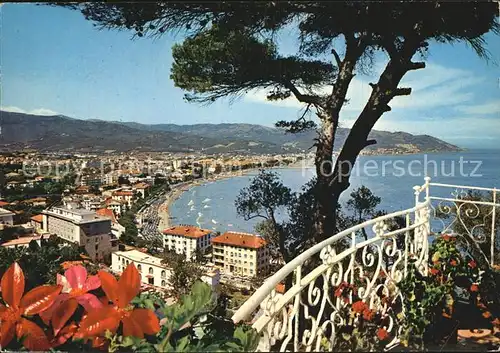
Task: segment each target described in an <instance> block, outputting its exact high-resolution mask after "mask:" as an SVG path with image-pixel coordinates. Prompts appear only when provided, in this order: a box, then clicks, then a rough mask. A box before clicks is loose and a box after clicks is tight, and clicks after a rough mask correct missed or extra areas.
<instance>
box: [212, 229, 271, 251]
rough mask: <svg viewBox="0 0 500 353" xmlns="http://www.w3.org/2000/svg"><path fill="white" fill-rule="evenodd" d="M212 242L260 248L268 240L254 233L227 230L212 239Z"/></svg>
mask: <svg viewBox="0 0 500 353" xmlns="http://www.w3.org/2000/svg"><path fill="white" fill-rule="evenodd" d="M212 243H217V244H226V245H232V246H239V247H242V248H251V249H259V248H261V247H263V246H266V244H267V242H266V241H265V240H264V239H262V238H261V237H258V236H256V235H252V234H246V233H237V232H226V233H224V234H222V235H219V236H218V237H215V238H213V239H212Z"/></svg>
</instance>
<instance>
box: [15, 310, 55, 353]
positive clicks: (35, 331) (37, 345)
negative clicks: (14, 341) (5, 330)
mask: <svg viewBox="0 0 500 353" xmlns="http://www.w3.org/2000/svg"><path fill="white" fill-rule="evenodd" d="M16 331H17V338H18V339H21V337H24V339H23V346H25V347H26V348H27V349H29V350H30V351H47V350H49V348H50V344H49V340H48V339H47V336H45V333H44V332H43V330H42V329H41V328H40V327H38V325H37V324H35V323H34V322H31V321H29V320H26V319H25V318H21V321H20V322H19V323H18V324H17V327H16Z"/></svg>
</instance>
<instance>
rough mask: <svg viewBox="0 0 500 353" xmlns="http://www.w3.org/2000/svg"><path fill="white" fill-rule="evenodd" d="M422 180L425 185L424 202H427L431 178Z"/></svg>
mask: <svg viewBox="0 0 500 353" xmlns="http://www.w3.org/2000/svg"><path fill="white" fill-rule="evenodd" d="M424 180H425V184H424V185H425V201H429V196H430V195H429V194H430V191H429V186H430V185H429V184H430V183H431V177H428V176H426V177H425V178H424Z"/></svg>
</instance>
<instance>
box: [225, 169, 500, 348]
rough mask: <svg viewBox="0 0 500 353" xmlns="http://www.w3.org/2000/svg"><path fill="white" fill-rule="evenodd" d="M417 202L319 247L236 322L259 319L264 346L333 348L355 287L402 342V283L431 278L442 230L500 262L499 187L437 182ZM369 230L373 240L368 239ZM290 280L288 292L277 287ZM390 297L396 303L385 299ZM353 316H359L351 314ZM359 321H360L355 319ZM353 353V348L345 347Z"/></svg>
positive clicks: (262, 291) (417, 191)
mask: <svg viewBox="0 0 500 353" xmlns="http://www.w3.org/2000/svg"><path fill="white" fill-rule="evenodd" d="M413 189H414V195H415V206H414V207H412V208H410V209H406V210H403V211H398V212H394V213H391V214H387V215H384V216H382V217H378V218H374V219H371V220H369V221H367V222H364V223H362V224H358V225H356V226H354V227H352V228H350V229H347V230H345V231H342V232H341V233H338V234H336V235H335V236H333V237H331V238H329V239H327V240H325V241H323V242H321V243H319V244H317V245H315V246H313V247H311V248H310V249H308V250H307V251H305V252H304V253H302V254H301V255H299V256H298V257H296V258H295V259H293V260H292V261H290V262H289V263H287V264H286V265H285V266H283V267H282V268H281V269H280V270H279V271H278V272H276V273H275V274H274V275H273V276H272V277H270V278H269V279H268V280H266V282H265V283H264V284H263V285H262V286H261V287H260V288H259V289H258V290H257V291H256V292H255V293H254V294H253V295H252V296H251V297H250V298H249V299H248V300H247V301H246V302H245V303H244V304H243V305H242V306H241V308H240V309H239V310H238V311H237V312H236V313H235V314H234V315H233V317H232V319H233V321H234V322H253V328H255V329H256V330H257V331H258V332H259V333H260V334H261V339H260V343H259V347H258V351H270V350H272V351H332V349H335V348H336V347H338V345H336V342H337V340H338V339H339V338H341V337H340V336H341V334H342V331H341V328H342V327H343V326H345V325H346V323H347V322H348V321H349V317H348V315H347V316H346V314H345V313H346V311H345V309H346V308H350V307H351V305H352V304H353V298H352V294H350V295H349V296H348V297H347V299H346V298H345V297H342V296H341V295H340V294H339V293H342V288H346V287H348V286H349V285H355V286H356V288H357V294H356V295H357V296H358V298H359V299H360V300H362V301H363V302H364V303H366V304H367V306H368V307H369V308H370V309H372V310H377V311H378V312H381V313H382V317H385V318H386V319H385V321H384V328H385V329H386V330H387V332H388V333H389V337H390V340H389V341H388V342H387V344H386V345H385V347H386V349H390V348H393V347H396V346H398V345H399V344H400V343H401V333H402V327H401V322H402V321H403V319H404V317H405V316H406V315H407V313H406V312H405V309H404V305H400V306H397V305H392V304H394V303H395V302H396V301H398V300H402V298H401V296H402V294H401V291H400V288H399V283H400V282H401V281H402V280H403V279H405V277H407V276H408V274H409V266H410V263H411V264H415V266H416V268H417V269H418V271H419V272H420V273H421V274H422V275H423V276H428V269H429V260H428V258H429V248H430V245H431V244H432V242H433V240H434V238H435V236H436V235H439V234H448V235H451V236H456V237H460V238H461V239H463V240H465V241H466V242H473V243H474V244H476V245H477V246H478V248H479V249H481V251H482V253H481V254H482V256H483V257H484V260H485V262H486V264H487V266H488V264H489V266H491V267H493V268H495V267H496V264H498V263H500V262H499V260H500V258H499V256H498V255H499V254H498V250H497V249H498V248H497V247H496V246H498V245H497V244H498V242H499V241H498V235H499V233H500V232H499V227H498V224H499V222H498V221H499V219H498V217H499V216H500V215H497V213H499V212H500V200H498V199H499V196H500V195H498V191H499V190H498V189H488V188H482V187H469V186H461V185H448V184H439V183H432V182H431V180H430V178H425V183H424V184H423V185H418V186H415V187H414V188H413ZM363 231H364V232H366V234H368V236H369V237H368V240H365V238H364V237H360V234H362V232H363ZM282 283H288V285H287V287H286V291H285V292H284V293H283V294H281V293H277V292H276V286H277V285H279V284H282ZM384 298H390V299H391V300H390V302H388V301H387V300H384ZM351 319H352V316H351ZM351 323H352V321H351ZM344 350H345V349H344Z"/></svg>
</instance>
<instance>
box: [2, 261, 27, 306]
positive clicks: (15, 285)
mask: <svg viewBox="0 0 500 353" xmlns="http://www.w3.org/2000/svg"><path fill="white" fill-rule="evenodd" d="M0 286H1V287H2V298H3V300H4V302H5V303H6V304H8V305H9V306H13V307H18V306H19V302H20V301H21V297H22V296H23V293H24V273H23V270H22V269H21V266H19V264H18V263H17V262H14V263H13V264H12V265H10V267H9V268H8V269H7V271H5V273H4V274H3V276H2V283H1V284H0Z"/></svg>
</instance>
